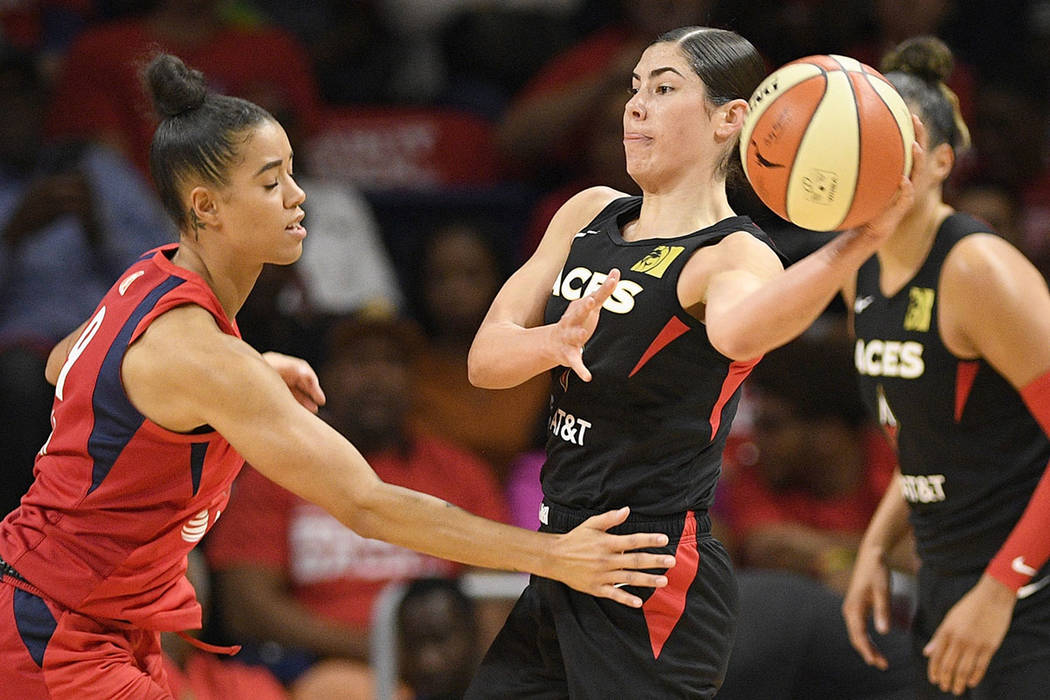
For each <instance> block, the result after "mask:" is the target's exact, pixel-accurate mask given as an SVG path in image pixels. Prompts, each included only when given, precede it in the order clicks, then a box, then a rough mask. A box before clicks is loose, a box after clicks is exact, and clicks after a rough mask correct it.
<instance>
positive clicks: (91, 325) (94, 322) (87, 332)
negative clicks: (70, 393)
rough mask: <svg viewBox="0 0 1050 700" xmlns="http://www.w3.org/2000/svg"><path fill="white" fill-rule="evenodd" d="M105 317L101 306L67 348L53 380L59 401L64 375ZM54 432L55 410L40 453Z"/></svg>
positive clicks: (103, 308)
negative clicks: (49, 431)
mask: <svg viewBox="0 0 1050 700" xmlns="http://www.w3.org/2000/svg"><path fill="white" fill-rule="evenodd" d="M105 317H106V307H105V306H103V307H102V308H100V309H99V310H98V313H97V314H95V316H94V317H93V318H92V319H91V320H90V321H89V322H88V324H87V326H86V327H85V328H84V331H83V332H82V333H81V334H80V337H79V338H77V342H75V343H73V347H72V348H70V349H69V355H68V356H67V357H66V363H65V364H64V365H62V371H61V372H59V373H58V381H57V382H55V398H56V399H58V400H59V401H61V400H62V391H63V389H64V388H65V386H66V375H67V374H69V370H70V369H71V368H72V367H73V363H74V362H76V361H77V358H79V357H80V356H81V355H82V354H83V352H84V350H85V349H86V348H87V346H88V343H90V342H91V339H92V338H94V337H95V334H96V333H98V329H99V328H101V327H102V319H103V318H105ZM54 434H55V412H54V411H51V435H48V436H47V440H45V441H44V446H43V447H41V448H40V454H42V455H46V454H47V446H48V444H49V443H50V442H51V436H52V435H54Z"/></svg>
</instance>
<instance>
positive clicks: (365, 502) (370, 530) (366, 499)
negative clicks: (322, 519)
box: [337, 477, 386, 540]
mask: <svg viewBox="0 0 1050 700" xmlns="http://www.w3.org/2000/svg"><path fill="white" fill-rule="evenodd" d="M384 486H386V484H385V483H384V482H383V481H382V480H380V479H379V478H378V477H376V478H375V479H373V480H371V481H370V482H369V483H368V484H367V485H364V486H361V487H359V488H355V489H354V490H353V491H352V492H351V493H348V494H346V497H345V498H344V499H343V501H342V503H343V513H342V515H341V516H337V517H338V519H339V520H340V521H342V523H343V524H344V525H346V526H347V527H348V528H350V529H351V530H353V531H354V532H356V533H357V534H358V535H361V536H362V537H365V538H367V539H372V540H382V539H385V538H384V537H383V532H384V530H385V527H384V509H383V501H384V499H383V495H384V494H383V489H384Z"/></svg>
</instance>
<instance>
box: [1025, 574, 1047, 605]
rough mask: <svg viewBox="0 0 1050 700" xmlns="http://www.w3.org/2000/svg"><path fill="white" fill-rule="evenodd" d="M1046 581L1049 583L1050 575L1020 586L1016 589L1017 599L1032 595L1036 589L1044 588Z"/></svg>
mask: <svg viewBox="0 0 1050 700" xmlns="http://www.w3.org/2000/svg"><path fill="white" fill-rule="evenodd" d="M1048 583H1050V576H1044V577H1043V578H1041V579H1039V580H1038V581H1035V582H1033V583H1029V584H1028V585H1027V586H1021V587H1020V588H1018V589H1017V599H1018V600H1021V599H1023V598H1027V597H1028V596H1030V595H1032V594H1033V593H1035V592H1036V591H1038V590H1040V589H1042V588H1045V587H1046V584H1048Z"/></svg>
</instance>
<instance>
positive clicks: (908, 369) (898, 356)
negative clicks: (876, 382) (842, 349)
mask: <svg viewBox="0 0 1050 700" xmlns="http://www.w3.org/2000/svg"><path fill="white" fill-rule="evenodd" d="M922 351H923V347H922V343H919V342H916V341H914V340H905V341H900V340H877V339H874V338H873V339H871V340H868V341H867V342H865V341H864V339H863V338H858V339H857V345H856V346H855V348H854V354H853V360H854V364H855V365H856V366H857V371H858V372H860V373H861V374H864V375H867V376H869V377H901V378H902V379H915V378H917V377H921V376H922V373H923V372H924V371H926V364H925V363H924V362H923V359H922Z"/></svg>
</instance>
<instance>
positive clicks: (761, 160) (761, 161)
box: [751, 139, 784, 168]
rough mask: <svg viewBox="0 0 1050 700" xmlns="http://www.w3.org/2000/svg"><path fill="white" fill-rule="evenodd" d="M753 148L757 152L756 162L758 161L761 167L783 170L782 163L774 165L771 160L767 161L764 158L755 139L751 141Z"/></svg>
mask: <svg viewBox="0 0 1050 700" xmlns="http://www.w3.org/2000/svg"><path fill="white" fill-rule="evenodd" d="M751 147H752V148H753V149H754V150H755V160H757V161H758V164H759V165H761V166H763V167H766V168H783V167H784V166H783V165H782V164H781V163H774V162H773V161H771V160H766V159H765V158H763V157H762V153H761V151H759V150H758V142H757V141H755V140H754V139H751Z"/></svg>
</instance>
